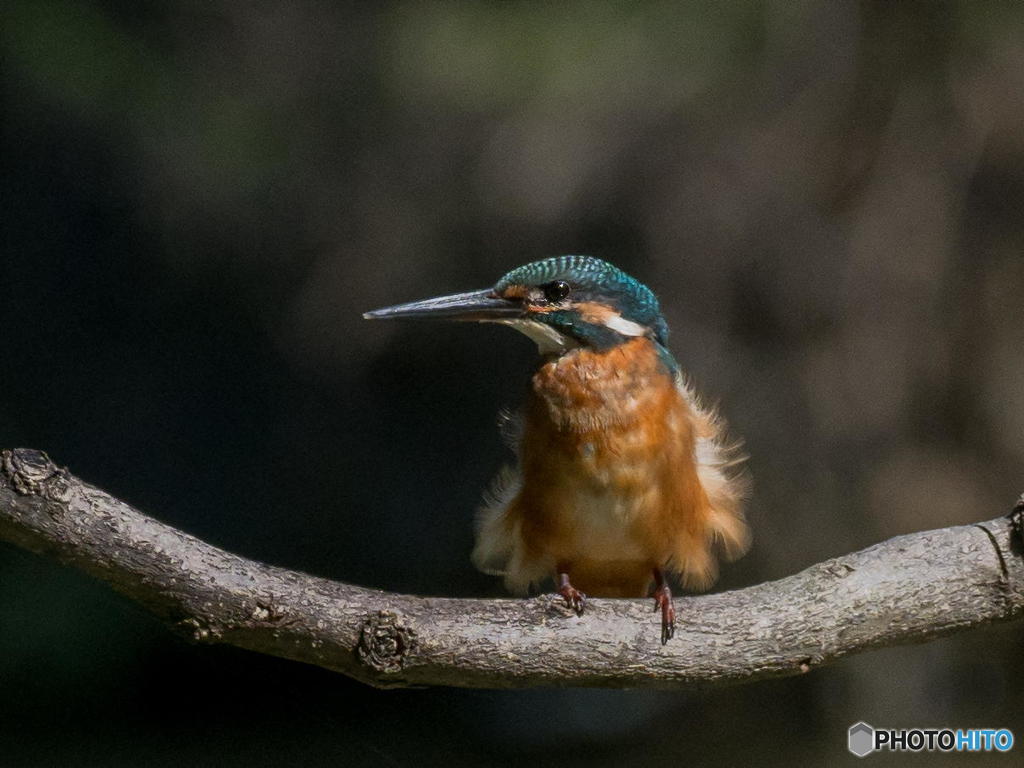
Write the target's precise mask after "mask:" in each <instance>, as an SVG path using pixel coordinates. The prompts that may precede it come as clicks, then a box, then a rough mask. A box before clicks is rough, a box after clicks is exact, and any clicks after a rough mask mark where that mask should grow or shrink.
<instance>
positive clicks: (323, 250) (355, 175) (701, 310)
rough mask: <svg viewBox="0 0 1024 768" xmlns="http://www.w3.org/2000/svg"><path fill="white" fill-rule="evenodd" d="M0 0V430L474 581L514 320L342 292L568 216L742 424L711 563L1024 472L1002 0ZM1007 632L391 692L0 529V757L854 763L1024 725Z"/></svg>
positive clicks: (1023, 203) (419, 574) (411, 287)
mask: <svg viewBox="0 0 1024 768" xmlns="http://www.w3.org/2000/svg"><path fill="white" fill-rule="evenodd" d="M0 14H2V24H0V43H2V62H3V65H2V77H0V88H2V99H3V104H2V131H3V138H2V141H3V150H2V152H3V154H2V158H3V173H2V177H0V190H2V196H3V197H2V203H3V204H2V208H0V217H2V221H0V232H2V247H3V254H2V261H0V328H2V335H3V344H2V366H0V443H2V444H3V447H12V446H15V445H24V446H30V447H36V448H41V449H44V450H47V451H48V452H49V453H50V454H51V455H52V456H53V457H54V459H55V460H56V461H57V462H58V463H62V464H65V465H67V466H68V467H69V468H70V469H71V470H72V471H73V472H75V473H76V474H78V475H79V476H81V477H83V478H85V479H87V480H89V481H91V482H93V483H94V484H96V485H99V486H100V487H102V488H104V489H106V490H108V491H110V492H111V493H113V494H115V495H117V496H119V497H121V498H123V499H125V500H128V501H130V502H132V503H134V504H135V505H136V506H138V507H140V508H141V509H143V510H146V511H148V512H150V513H151V514H153V515H155V516H157V517H159V518H160V519H162V520H164V521H166V522H168V523H170V524H172V525H176V526H179V527H181V528H184V529H185V530H188V531H190V532H192V533H194V534H196V535H198V536H200V537H203V538H205V539H207V540H209V541H211V542H213V543H216V544H218V545H220V546H223V547H225V548H227V549H229V550H232V551H235V552H238V553H241V554H244V555H246V556H249V557H254V558H258V559H261V560H265V561H268V562H271V563H275V564H277V565H282V566H288V567H292V568H297V569H301V570H304V571H308V572H311V573H315V574H318V575H322V576H327V577H332V578H337V579H342V580H348V581H352V582H356V583H360V584H364V585H369V586H374V587H380V588H384V589H390V590H404V591H411V592H416V593H424V594H438V595H462V596H470V595H498V594H500V593H501V592H500V586H499V584H498V583H496V581H495V580H493V579H491V578H488V577H485V576H482V575H479V574H476V573H474V571H473V570H472V567H471V566H470V564H469V558H468V556H469V550H470V548H471V543H472V518H473V514H474V509H475V507H476V505H477V503H478V498H479V494H480V491H481V489H482V488H483V487H484V486H485V485H486V484H487V482H488V481H489V479H490V477H491V475H492V474H493V473H494V472H495V471H496V470H497V469H498V467H499V466H500V465H501V464H502V463H503V462H505V461H507V460H508V455H507V452H506V450H505V449H504V448H503V446H502V444H501V442H500V440H499V439H498V437H497V434H496V430H495V416H496V413H497V412H498V410H499V409H500V408H501V407H503V406H510V405H515V404H516V403H517V402H519V401H520V400H521V399H522V396H523V393H524V388H525V386H526V384H527V381H528V375H529V370H530V366H531V364H532V361H533V359H534V351H533V349H532V348H531V345H530V342H529V341H528V340H526V339H525V338H523V337H519V336H518V335H516V334H513V333H511V332H508V331H507V330H505V329H501V328H492V327H463V326H451V327H441V326H432V327H430V328H425V327H422V326H415V325H411V324H410V325H398V324H395V325H384V324H380V325H377V324H369V323H364V322H363V321H362V320H361V319H360V313H361V312H363V311H365V310H367V309H371V308H374V307H377V306H380V305H384V304H390V303H396V302H399V301H406V300H411V299H416V298H421V297H425V296H430V295H435V294H439V293H443V292H450V291H456V290H468V289H472V288H479V287H483V286H486V285H488V284H490V283H491V282H493V281H494V279H495V278H497V277H498V276H499V275H501V274H502V273H503V272H505V271H506V270H508V269H509V268H511V267H513V266H516V265H518V264H520V263H522V262H525V261H530V260H533V259H536V258H540V257H544V256H548V255H552V254H557V253H567V252H568V253H571V252H578V253H590V254H594V255H598V256H602V257H605V258H608V259H610V260H612V261H614V262H615V263H617V264H619V265H620V266H622V267H624V268H625V269H627V270H628V271H630V272H633V273H634V274H636V275H637V276H638V277H640V278H641V279H642V280H644V281H645V282H647V283H649V284H650V285H651V286H653V287H654V288H655V289H656V290H657V291H658V292H659V294H660V296H661V298H662V303H663V306H664V308H665V312H666V314H667V317H668V320H669V322H670V324H671V327H672V329H673V348H674V351H675V352H676V354H677V357H678V358H679V359H680V360H681V361H682V363H683V365H684V366H685V367H686V369H687V370H688V371H689V372H690V373H691V374H692V376H693V378H694V380H695V382H696V383H697V384H698V386H699V388H700V389H701V390H702V391H703V392H705V393H706V394H707V395H708V396H709V397H710V398H711V399H713V400H716V401H717V402H719V403H720V407H721V409H722V411H723V413H724V415H725V416H726V417H727V419H728V420H729V422H730V424H731V426H732V431H733V433H734V434H735V435H737V436H742V437H743V438H744V439H745V441H746V445H747V449H748V451H749V453H750V456H751V459H750V467H751V471H752V473H753V475H754V478H755V494H754V497H753V499H752V501H751V504H750V508H749V515H750V518H751V520H752V523H753V527H754V532H755V545H754V548H753V550H752V551H751V552H750V554H749V555H748V556H747V557H746V558H745V559H744V560H743V561H741V562H740V563H738V564H736V565H734V566H731V567H729V568H728V569H727V570H726V572H725V575H724V579H723V581H722V583H721V584H720V585H719V588H732V587H738V586H743V585H747V584H752V583H756V582H760V581H762V580H765V579H772V578H777V577H781V576H783V575H786V574H788V573H791V572H793V571H796V570H798V569H800V568H803V567H805V566H808V565H810V564H812V563H815V562H817V561H819V560H821V559H823V558H826V557H829V556H833V555H837V554H841V553H845V552H848V551H851V550H854V549H857V548H861V547H864V546H867V545H869V544H871V543H874V542H876V541H878V540H880V539H883V538H886V537H889V536H893V535H896V534H900V533H906V532H910V531H914V530H918V529H922V528H930V527H938V526H946V525H953V524H958V523H968V522H973V521H976V520H981V519H987V518H990V517H994V516H996V515H997V514H999V513H1001V512H1004V511H1007V510H1008V509H1009V507H1010V505H1011V504H1012V503H1013V501H1014V499H1015V498H1016V496H1017V494H1018V493H1019V492H1020V491H1021V490H1024V487H1022V486H1024V479H1022V474H1021V466H1022V463H1024V386H1022V382H1024V312H1022V309H1021V306H1022V305H1021V297H1022V295H1024V294H1022V289H1024V216H1022V210H1024V129H1022V126H1024V23H1022V22H1024V8H1022V6H1021V5H1020V4H1019V3H1014V2H994V1H990V0H958V1H953V0H945V1H943V0H935V1H934V2H905V3H904V2H901V3H893V2H889V1H888V0H877V1H876V2H850V1H847V2H843V1H837V2H829V3H821V2H814V1H812V0H796V1H794V0H773V1H757V0H748V1H744V2H730V3H719V2H710V1H708V2H601V3H598V2H595V3H526V2H477V3H469V2H466V3H451V2H438V3H417V2H389V3H376V4H371V3H351V4H348V3H320V2H313V1H312V0H295V1H293V2H287V3H264V2H227V1H226V0H213V1H212V2H210V1H208V0H204V2H197V1H196V0H173V1H171V2H167V1H161V2H155V1H154V0H108V1H106V2H100V1H99V0H8V2H5V3H4V4H3V9H2V11H0ZM683 620H684V621H685V617H684V619H683ZM652 622H653V618H652ZM651 631H652V633H653V632H655V626H654V624H652V630H651ZM1022 651H1024V631H1022V628H1021V627H1020V626H1019V625H1008V626H1003V627H992V628H988V629H984V630H980V631H975V632H972V633H969V634H967V635H964V636H961V637H956V638H949V639H946V640H943V641H940V642H936V643H932V644H929V645H925V646H919V647H911V648H900V649H892V650H887V651H882V652H876V653H872V654H869V655H865V656H862V657H857V658H853V659H850V660H847V661H844V662H843V663H841V664H837V665H835V666H831V667H828V668H825V669H821V670H819V671H815V672H814V673H813V674H811V675H808V676H806V677H803V678H800V679H788V680H780V681H774V682H766V683H761V684H756V685H750V686H745V687H741V688H735V689H730V690H721V691H713V692H708V693H702V694H682V693H650V692H636V691H604V692H602V691H571V690H570V691H524V692H489V691H460V690H445V689H438V690H422V691H393V692H381V691H375V690H371V689H368V688H365V687H363V686H361V685H359V684H356V683H353V682H351V681H349V680H347V679H345V678H342V677H340V676H337V675H333V674H331V673H328V672H325V671H321V670H318V669H315V668H310V667H304V666H301V665H298V664H293V663H288V662H284V661H280V660H276V659H271V658H264V657H260V656H257V655H254V654H249V653H245V652H242V651H236V650H233V649H229V648H205V647H194V646H190V645H188V644H186V643H185V642H183V641H181V640H179V639H178V638H176V637H174V636H172V635H171V634H170V633H169V632H167V631H166V630H165V629H164V628H163V627H162V626H160V625H159V624H158V623H157V622H155V621H154V620H152V619H150V618H149V617H148V616H147V615H145V614H144V613H142V612H141V611H140V610H138V609H136V608H135V607H134V606H133V605H131V604H129V603H128V602H126V601H124V600H123V599H121V598H120V597H118V596H116V595H114V594H112V593H110V592H109V591H107V590H106V588H104V587H102V586H101V585H99V584H97V583H95V582H93V581H91V580H89V579H86V578H84V577H81V576H79V575H77V574H76V573H72V572H70V571H67V570H64V569H62V568H61V567H59V566H57V565H55V564H53V563H50V562H48V561H45V560H42V559H39V558H36V557H34V556H31V555H28V554H26V553H23V552H21V551H18V550H15V549H14V548H12V547H9V546H6V545H4V546H0V755H2V762H3V763H4V765H11V766H47V765H62V766H68V765H71V766H138V765H146V766H178V765H210V766H265V765H266V766H276V765H379V766H410V765H450V766H462V765H467V766H468V765H481V764H489V765H499V766H501V765H516V764H523V763H527V762H529V763H531V764H535V765H549V764H550V765H559V766H582V765H598V766H618V765H624V764H639V765H651V766H661V765H665V766H669V765H672V766H675V765H680V764H685V765H688V766H705V765H741V764H752V763H757V764H759V765H764V766H791V765H801V764H808V765H809V764H816V765H826V764H842V763H844V762H846V761H851V762H852V761H853V758H852V757H851V756H850V755H848V754H847V753H846V749H845V743H846V729H847V727H848V726H849V725H850V724H852V723H853V722H855V721H857V720H861V719H863V720H867V721H868V722H870V723H873V724H876V725H891V726H936V725H949V726H954V727H970V726H974V727H986V726H990V727H1010V728H1013V729H1014V730H1015V732H1016V734H1017V737H1018V739H1024V714H1022V713H1024V685H1022V684H1021V681H1022V680H1024V652H1022ZM1020 748H1021V747H1020V745H1018V747H1017V750H1016V751H1020ZM872 759H873V760H879V762H881V763H888V764H895V763H896V762H898V761H897V760H895V759H893V760H888V761H887V760H886V759H885V758H884V757H883V758H881V759H880V758H878V757H877V756H876V757H874V758H872ZM957 759H958V758H956V757H949V758H946V759H943V758H941V757H934V758H932V759H931V760H930V761H929V762H930V763H931V764H949V765H953V764H959V763H957V762H956V761H957ZM1007 759H1010V760H1012V759H1013V758H996V757H995V756H987V757H982V758H979V759H976V760H974V761H973V763H974V764H976V765H982V764H988V763H987V762H986V760H990V761H991V762H992V764H993V765H995V764H998V765H1004V764H1006V760H1007Z"/></svg>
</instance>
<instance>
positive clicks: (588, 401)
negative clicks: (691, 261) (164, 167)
mask: <svg viewBox="0 0 1024 768" xmlns="http://www.w3.org/2000/svg"><path fill="white" fill-rule="evenodd" d="M363 316H364V317H365V318H367V319H392V318H410V319H438V320H461V321H475V322H481V323H500V324H502V325H507V326H510V327H512V328H515V329H516V330H518V331H521V332H522V333H523V334H525V335H526V336H527V337H529V338H530V339H531V340H533V341H534V342H536V344H537V348H538V351H539V353H540V357H539V361H538V363H537V366H536V370H535V371H534V373H533V376H532V379H531V386H530V391H529V393H528V397H527V400H526V404H525V406H524V408H523V409H522V411H521V412H520V413H519V414H518V415H517V416H515V417H510V418H509V419H507V420H506V424H505V425H504V430H503V431H504V432H505V433H506V436H507V437H509V442H510V443H511V444H512V446H513V449H514V451H515V454H516V463H515V466H514V467H506V468H505V469H504V470H502V472H501V473H500V474H499V476H498V478H497V479H496V481H495V483H494V485H493V487H492V489H491V491H490V492H489V493H488V494H487V495H486V496H485V504H484V506H483V508H482V509H481V510H480V513H479V515H478V519H477V530H476V543H475V546H474V549H473V555H472V557H473V562H474V564H475V565H476V566H477V568H479V569H480V570H482V571H484V572H485V573H488V574H493V575H499V576H502V577H503V578H504V583H505V586H506V588H507V589H508V590H509V591H511V592H513V593H517V594H527V593H528V592H529V591H530V590H531V589H537V588H539V587H540V586H541V585H542V584H544V583H545V582H547V580H548V579H553V580H554V584H555V588H556V590H557V593H558V594H559V595H561V597H562V598H564V600H565V602H566V604H567V606H568V607H569V609H571V610H573V611H575V613H576V614H577V615H582V614H583V611H584V606H585V602H586V598H587V596H588V595H591V596H596V597H643V596H645V595H650V596H652V597H653V598H654V610H655V612H658V611H660V613H661V642H662V644H663V645H664V644H665V643H667V642H668V640H669V639H670V638H671V637H672V636H673V635H674V633H675V626H676V615H675V608H674V606H673V604H672V590H671V587H670V583H669V579H670V576H674V577H675V578H676V579H677V580H678V581H679V582H680V583H681V584H682V585H683V586H684V587H685V588H689V589H694V590H701V589H706V588H707V587H709V586H710V585H711V584H712V583H713V582H714V581H715V579H716V577H717V573H718V560H719V558H720V557H721V558H724V559H727V560H732V559H735V558H736V557H739V556H740V555H742V554H743V553H744V552H745V551H746V550H747V548H748V547H749V544H750V534H749V530H748V527H747V524H746V522H745V521H744V517H743V512H742V501H743V499H744V497H745V495H746V488H747V474H746V473H745V472H744V471H742V469H741V468H740V464H741V463H742V461H743V458H744V457H743V456H741V455H740V454H739V452H738V446H737V444H736V443H730V442H729V441H727V440H726V439H725V437H724V432H725V427H724V424H723V422H722V421H721V419H720V418H719V417H718V416H717V414H716V413H715V411H714V410H713V409H711V408H708V407H706V406H705V405H703V404H702V403H701V401H700V399H699V398H698V397H697V394H696V392H695V391H694V389H693V387H692V386H691V385H690V383H689V382H688V380H687V378H686V377H685V376H684V375H683V373H682V371H681V369H680V366H679V364H678V363H677V362H676V359H675V358H674V357H673V355H672V353H671V352H670V351H669V348H668V324H667V323H666V322H665V318H664V317H663V316H662V314H661V308H660V306H659V304H658V299H657V298H656V297H655V295H654V293H653V292H652V291H651V290H650V289H649V288H648V287H647V286H645V285H643V284H642V283H640V282H639V281H638V280H636V279H635V278H633V277H630V276H629V275H627V274H626V273H625V272H623V271H622V270H620V269H618V268H617V267H615V266H613V265H612V264H610V263H608V262H607V261H603V260H601V259H598V258H594V257H592V256H555V257H552V258H548V259H544V260H541V261H535V262H532V263H530V264H526V265H524V266H521V267H518V268H516V269H513V270H512V271H511V272H509V273H508V274H506V275H505V276H504V277H502V278H501V279H500V280H498V282H497V283H495V284H494V286H493V287H491V288H485V289H483V290H479V291H470V292H468V293H457V294H453V295H449V296H441V297H438V298H433V299H425V300H422V301H414V302H410V303H407V304H399V305H397V306H393V307H387V308H384V309H378V310H375V311H373V312H367V313H366V314H365V315H363Z"/></svg>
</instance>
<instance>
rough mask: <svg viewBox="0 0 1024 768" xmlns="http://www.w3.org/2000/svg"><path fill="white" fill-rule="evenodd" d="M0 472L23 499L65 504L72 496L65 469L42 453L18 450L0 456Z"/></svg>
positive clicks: (28, 449)
mask: <svg viewBox="0 0 1024 768" xmlns="http://www.w3.org/2000/svg"><path fill="white" fill-rule="evenodd" d="M0 469H2V470H3V474H4V475H5V476H6V477H7V479H8V480H9V481H10V484H11V487H12V488H13V489H14V490H15V491H16V492H17V493H19V494H21V495H22V496H42V497H43V498H45V499H49V500H50V501H56V502H65V501H67V500H68V498H69V496H70V494H71V480H70V477H69V475H68V472H67V470H66V469H62V468H60V467H58V466H57V465H56V464H54V463H53V462H52V461H51V460H50V457H49V456H47V455H46V454H45V453H44V452H43V451H37V450H33V449H31V448H15V449H14V450H13V451H4V452H3V453H2V454H0Z"/></svg>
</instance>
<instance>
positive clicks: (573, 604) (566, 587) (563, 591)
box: [557, 573, 587, 616]
mask: <svg viewBox="0 0 1024 768" xmlns="http://www.w3.org/2000/svg"><path fill="white" fill-rule="evenodd" d="M557 591H558V594H560V595H561V596H562V597H564V598H565V604H566V605H567V606H569V608H571V609H572V610H574V611H575V612H576V615H577V616H582V615H583V605H584V604H585V603H586V601H587V596H586V595H585V594H583V593H582V592H580V591H579V590H578V589H576V587H574V586H573V585H572V584H570V583H569V576H568V575H567V574H564V573H563V574H560V575H559V578H558V590H557Z"/></svg>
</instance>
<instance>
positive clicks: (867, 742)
mask: <svg viewBox="0 0 1024 768" xmlns="http://www.w3.org/2000/svg"><path fill="white" fill-rule="evenodd" d="M847 739H848V740H847V743H846V748H847V749H849V750H850V751H851V752H852V753H853V754H855V755H856V756H857V757H866V756H867V755H870V754H871V753H872V752H874V751H875V729H874V728H872V727H871V726H870V725H868V724H867V723H865V722H860V723H854V724H853V725H851V726H850V730H849V731H848V732H847Z"/></svg>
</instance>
